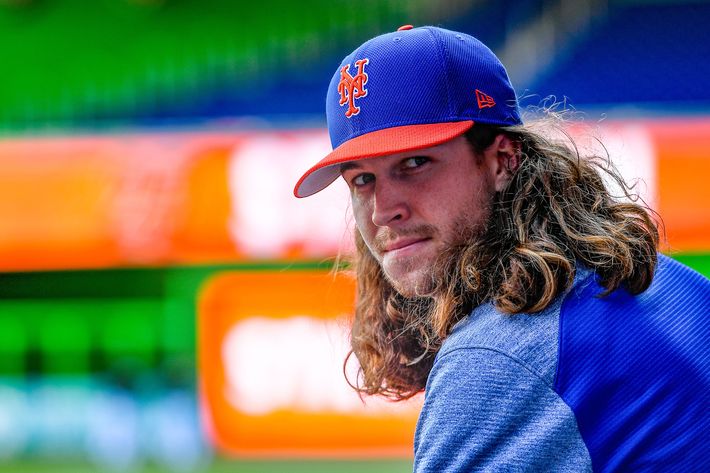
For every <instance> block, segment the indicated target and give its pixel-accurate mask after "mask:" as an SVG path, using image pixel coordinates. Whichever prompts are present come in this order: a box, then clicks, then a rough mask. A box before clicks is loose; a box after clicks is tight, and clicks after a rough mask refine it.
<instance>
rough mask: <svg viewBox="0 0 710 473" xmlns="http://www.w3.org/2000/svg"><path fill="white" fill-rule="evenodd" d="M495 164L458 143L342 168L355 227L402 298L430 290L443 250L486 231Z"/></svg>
mask: <svg viewBox="0 0 710 473" xmlns="http://www.w3.org/2000/svg"><path fill="white" fill-rule="evenodd" d="M490 162H492V161H491V159H489V158H487V157H486V154H485V153H484V155H483V156H479V157H478V158H477V157H476V156H474V153H473V151H472V150H471V147H470V145H469V144H468V142H467V141H466V139H465V138H464V137H458V138H455V139H453V140H450V141H448V142H446V143H443V144H441V145H438V146H434V147H431V148H425V149H419V150H416V151H409V152H404V153H399V154H393V155H388V156H382V157H377V158H370V159H363V160H359V161H353V162H349V163H345V164H344V165H343V166H342V168H341V169H342V176H343V178H344V179H345V181H346V182H347V183H348V186H349V187H350V192H351V198H352V207H353V212H354V215H355V222H356V224H357V228H358V230H359V231H360V234H361V235H362V238H363V240H364V241H365V243H366V244H367V246H368V248H369V249H370V252H372V254H373V256H374V257H375V258H376V259H377V261H378V262H379V263H380V265H381V267H382V269H383V270H384V273H385V275H386V277H387V279H388V280H389V281H390V283H391V284H392V285H393V287H394V288H395V289H396V290H397V291H398V292H399V293H401V294H402V295H404V296H407V297H412V296H415V295H418V294H421V293H422V292H424V291H427V290H428V289H429V287H430V285H431V283H430V281H431V275H430V270H431V268H432V265H433V263H434V261H435V260H436V258H437V256H438V255H439V254H440V253H441V251H442V250H443V249H444V248H445V247H446V246H447V245H450V244H453V243H457V242H460V241H461V240H462V239H463V238H466V237H467V236H470V235H471V234H474V235H475V234H476V233H480V231H481V230H482V229H483V228H482V227H483V226H484V225H485V222H486V221H487V219H488V216H489V214H490V202H491V200H492V197H493V194H494V192H495V187H496V186H495V182H496V171H495V170H494V169H493V168H494V167H495V166H491V165H490Z"/></svg>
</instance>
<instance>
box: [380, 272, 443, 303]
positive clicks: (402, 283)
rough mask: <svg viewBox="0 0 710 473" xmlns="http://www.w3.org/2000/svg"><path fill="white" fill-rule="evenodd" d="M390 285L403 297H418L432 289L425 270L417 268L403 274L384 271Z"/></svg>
mask: <svg viewBox="0 0 710 473" xmlns="http://www.w3.org/2000/svg"><path fill="white" fill-rule="evenodd" d="M385 274H386V275H387V279H388V280H389V282H390V284H391V285H392V287H393V288H394V289H395V291H397V292H398V293H400V294H401V295H403V296H404V297H408V298H413V297H419V296H422V295H424V294H426V293H428V292H429V291H430V290H431V289H432V281H431V278H430V276H429V274H428V272H427V271H425V270H424V269H418V270H413V271H409V272H406V273H403V274H389V273H387V272H385Z"/></svg>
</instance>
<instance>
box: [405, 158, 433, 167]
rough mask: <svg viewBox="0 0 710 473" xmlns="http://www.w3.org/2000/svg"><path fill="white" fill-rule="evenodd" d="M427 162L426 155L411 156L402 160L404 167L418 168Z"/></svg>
mask: <svg viewBox="0 0 710 473" xmlns="http://www.w3.org/2000/svg"><path fill="white" fill-rule="evenodd" d="M428 162H429V158H427V157H426V156H412V157H411V158H407V159H405V160H404V163H403V164H404V167H405V168H418V167H419V166H421V165H423V164H426V163H428Z"/></svg>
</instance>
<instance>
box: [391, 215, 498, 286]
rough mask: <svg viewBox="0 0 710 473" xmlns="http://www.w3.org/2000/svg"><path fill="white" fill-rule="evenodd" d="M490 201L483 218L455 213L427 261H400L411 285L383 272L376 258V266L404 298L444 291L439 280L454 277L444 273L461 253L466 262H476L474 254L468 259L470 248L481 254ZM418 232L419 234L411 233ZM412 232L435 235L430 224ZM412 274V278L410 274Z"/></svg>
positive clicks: (457, 262)
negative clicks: (437, 249) (446, 234)
mask: <svg viewBox="0 0 710 473" xmlns="http://www.w3.org/2000/svg"><path fill="white" fill-rule="evenodd" d="M491 207H492V204H490V203H489V204H487V205H486V206H485V210H484V215H483V218H482V219H481V220H480V221H476V220H475V219H473V218H471V216H470V215H469V214H463V215H461V216H459V217H458V218H457V219H456V220H455V221H454V222H453V225H452V227H451V229H452V230H451V231H450V232H448V233H449V238H448V240H447V241H445V242H444V244H443V245H442V247H441V248H439V251H438V254H437V255H436V256H435V257H434V258H433V259H432V261H430V262H429V264H426V263H423V262H422V261H421V260H418V259H417V258H416V257H412V258H409V259H407V260H406V261H403V262H402V272H404V273H405V274H408V275H410V277H409V278H408V279H410V281H411V280H414V284H408V285H405V284H403V283H402V281H400V280H398V279H397V278H394V277H392V276H391V275H390V274H388V273H387V271H386V270H385V268H384V267H383V266H382V262H381V261H380V269H381V270H382V274H383V275H384V278H385V280H386V281H387V283H388V284H389V285H390V286H392V288H393V289H394V290H395V291H396V292H397V293H398V294H399V295H400V296H402V297H404V298H406V299H412V300H415V299H432V298H436V296H437V293H438V292H440V291H442V290H446V287H441V286H442V281H451V280H452V278H454V279H455V275H452V274H448V275H447V274H445V273H447V272H452V271H455V270H456V268H459V267H460V264H461V263H462V261H463V259H464V257H465V256H464V253H466V252H467V253H468V255H467V257H466V260H467V264H471V263H472V262H476V261H479V260H480V259H481V258H478V257H476V256H475V255H474V257H473V258H471V249H474V253H475V252H477V253H480V254H483V253H484V252H485V248H483V246H482V245H481V242H482V241H483V239H484V236H486V235H490V232H491V231H495V229H494V228H493V217H492V211H491ZM417 231H419V233H415V232H417ZM412 233H413V234H417V235H430V236H435V235H437V229H436V228H435V227H433V226H431V225H423V226H422V227H419V228H417V229H415V231H414V232H412ZM411 276H414V277H411Z"/></svg>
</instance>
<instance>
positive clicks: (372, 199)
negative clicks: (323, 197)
mask: <svg viewBox="0 0 710 473" xmlns="http://www.w3.org/2000/svg"><path fill="white" fill-rule="evenodd" d="M326 113H327V119H328V130H329V133H330V138H331V141H332V145H333V151H332V152H331V153H330V154H328V155H327V156H326V157H325V158H323V159H322V160H321V161H320V162H318V163H317V164H315V165H314V166H313V167H312V168H311V169H309V170H308V171H307V172H306V173H305V174H304V175H303V177H302V178H301V179H300V180H299V181H298V183H297V184H296V188H295V191H294V192H295V195H296V196H298V197H306V196H309V195H311V194H314V193H316V192H318V191H320V190H321V189H323V188H324V187H326V186H328V185H329V184H330V183H332V182H333V181H334V180H336V179H337V178H338V177H342V178H343V180H344V181H345V182H346V183H347V185H348V187H349V189H350V195H351V201H352V209H353V213H354V218H355V222H356V226H357V228H356V231H355V242H356V255H355V260H354V267H355V271H356V275H357V284H358V290H357V304H356V313H355V319H354V322H353V326H352V334H351V339H352V353H354V354H355V356H356V357H357V359H358V361H359V365H360V367H361V369H360V376H359V379H358V380H356V385H357V389H358V390H359V391H360V392H362V393H365V394H379V395H384V396H388V397H390V398H393V399H395V400H400V399H406V398H409V397H411V396H413V395H415V394H417V393H419V392H421V391H422V390H424V392H425V400H424V406H423V409H422V412H421V415H420V418H419V421H418V424H417V430H416V434H415V438H414V470H415V471H418V472H453V471H516V472H517V471H545V472H557V471H574V472H580V471H633V472H639V471H664V472H667V471H682V472H691V471H710V449H709V447H708V445H709V443H708V442H707V441H706V437H707V434H708V432H710V420H709V412H710V403H708V400H709V397H708V393H710V353H708V346H710V330H709V329H710V317H708V315H709V314H708V312H709V311H710V281H708V279H706V278H705V277H703V276H701V275H700V274H698V273H696V272H694V271H693V270H691V269H689V268H687V267H685V266H683V265H681V264H679V263H677V262H675V261H674V260H672V259H670V258H668V257H666V256H663V255H660V254H658V253H657V245H658V239H659V238H658V231H657V228H656V225H655V223H654V220H653V219H652V217H651V215H650V214H649V211H648V210H647V209H646V208H644V207H643V206H641V205H638V204H636V203H630V202H629V201H628V200H623V201H622V200H619V199H617V198H616V197H615V196H614V195H612V193H611V192H610V190H609V189H608V188H607V187H606V185H605V180H604V179H603V178H602V176H603V175H604V174H608V175H610V176H611V177H613V178H615V179H616V180H617V181H618V182H619V183H620V184H622V185H624V184H623V180H622V179H621V178H620V176H618V174H616V172H615V171H614V170H613V169H609V168H608V167H606V166H605V165H604V163H605V162H606V161H607V160H605V159H600V158H598V157H597V158H595V157H589V158H584V157H580V156H579V155H578V153H577V150H576V148H575V146H574V143H573V142H571V141H561V140H559V139H553V138H552V137H551V136H548V135H547V134H546V133H544V132H540V131H539V127H535V128H533V127H531V126H530V124H525V123H523V122H522V120H521V118H520V114H519V110H518V104H517V100H516V95H515V92H514V90H513V87H512V85H511V83H510V81H509V79H508V76H507V73H506V71H505V69H504V67H503V65H502V64H501V63H500V61H499V60H498V58H497V57H496V56H495V55H494V54H493V53H492V52H491V51H490V50H489V49H488V48H487V47H486V46H485V45H483V44H482V43H481V42H479V41H478V40H476V39H475V38H473V37H471V36H469V35H466V34H463V33H457V32H454V31H448V30H445V29H441V28H435V27H421V28H412V27H411V26H405V27H402V28H400V29H399V30H398V31H396V32H392V33H388V34H384V35H381V36H378V37H376V38H373V39H371V40H369V41H367V42H366V43H364V44H363V45H361V46H360V47H359V48H357V49H356V50H355V51H353V52H352V53H351V54H350V55H348V56H347V57H346V58H345V59H344V60H343V61H342V63H341V64H340V66H339V67H338V69H337V70H336V72H335V75H334V76H333V79H332V80H331V82H330V86H329V88H328V94H327V103H326ZM536 130H537V131H536ZM624 189H626V192H627V193H628V192H629V190H628V187H626V186H625V185H624Z"/></svg>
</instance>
